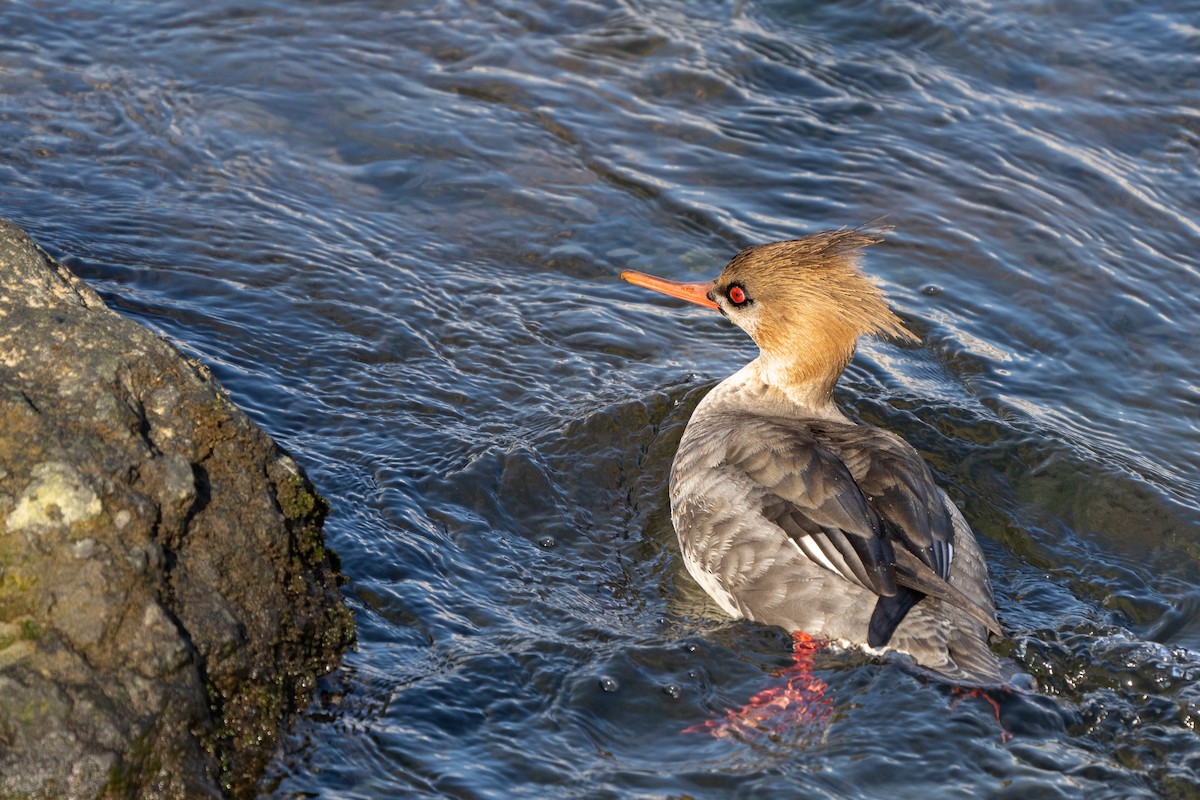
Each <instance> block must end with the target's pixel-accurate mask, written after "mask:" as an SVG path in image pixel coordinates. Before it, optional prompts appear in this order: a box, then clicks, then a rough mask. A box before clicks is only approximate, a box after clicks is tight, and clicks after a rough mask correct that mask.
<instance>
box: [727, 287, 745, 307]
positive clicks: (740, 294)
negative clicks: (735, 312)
mask: <svg viewBox="0 0 1200 800" xmlns="http://www.w3.org/2000/svg"><path fill="white" fill-rule="evenodd" d="M729 302H731V303H733V304H734V305H735V306H740V305H741V304H742V303H744V302H746V291H745V290H744V289H743V288H742V287H740V286H730V287H729Z"/></svg>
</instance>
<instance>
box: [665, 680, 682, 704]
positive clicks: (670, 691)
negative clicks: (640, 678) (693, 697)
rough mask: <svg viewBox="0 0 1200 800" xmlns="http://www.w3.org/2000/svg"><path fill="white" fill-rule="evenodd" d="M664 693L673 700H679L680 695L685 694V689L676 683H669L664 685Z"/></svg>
mask: <svg viewBox="0 0 1200 800" xmlns="http://www.w3.org/2000/svg"><path fill="white" fill-rule="evenodd" d="M663 694H665V695H666V696H667V697H669V698H671V699H672V700H678V699H679V698H680V696H681V695H682V694H683V691H682V690H681V689H680V688H679V687H678V686H676V685H675V684H673V683H668V684H667V685H666V686H664V687H663Z"/></svg>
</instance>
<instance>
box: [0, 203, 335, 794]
mask: <svg viewBox="0 0 1200 800" xmlns="http://www.w3.org/2000/svg"><path fill="white" fill-rule="evenodd" d="M325 512H326V505H325V503H324V501H323V500H322V499H321V498H320V497H318V496H317V495H316V493H315V492H314V490H313V487H312V485H311V484H310V483H309V481H308V479H307V478H306V477H305V475H304V473H303V471H302V470H301V469H300V467H299V466H297V464H296V463H295V462H294V461H293V460H292V459H291V458H290V457H289V456H288V455H287V454H285V453H283V452H282V451H281V450H280V449H279V448H278V447H277V446H276V445H275V444H274V443H273V442H272V441H271V440H270V439H269V438H268V437H267V436H266V434H264V433H263V432H262V431H261V430H259V429H258V428H257V427H256V426H255V425H254V424H253V423H252V422H250V420H249V419H248V418H247V417H246V416H245V414H243V413H242V412H241V411H239V410H238V409H237V408H235V407H234V406H233V405H232V403H231V402H230V400H229V398H228V397H227V396H226V394H225V392H224V391H223V390H222V389H221V387H220V386H218V385H217V383H216V381H215V380H213V378H212V377H211V376H210V375H209V374H208V372H207V371H206V370H205V369H204V368H203V367H201V366H199V365H197V364H195V363H192V362H189V361H188V360H186V359H185V358H184V357H183V356H181V355H180V354H179V352H178V351H176V349H175V348H174V347H172V346H171V345H170V344H168V343H167V342H166V341H165V340H164V339H162V338H161V337H159V336H157V335H155V334H153V333H150V332H149V331H147V330H146V329H144V328H142V327H140V326H139V325H137V324H135V323H134V322H132V321H130V320H127V319H125V318H123V317H121V316H119V315H117V314H115V313H113V312H112V311H110V310H108V309H107V308H106V307H105V306H104V304H103V302H102V301H101V300H100V298H99V297H98V296H97V295H96V293H95V292H93V291H92V290H91V289H90V288H88V287H87V286H86V285H85V284H84V283H83V282H81V281H80V280H78V279H77V278H76V277H75V276H74V275H72V274H71V273H70V272H68V271H67V270H66V269H65V268H63V267H62V266H61V265H59V264H58V263H56V262H55V261H54V260H53V259H51V258H49V257H48V256H47V255H46V254H45V253H43V252H42V251H41V250H40V249H39V248H38V247H37V246H36V245H35V244H34V243H33V242H32V241H30V239H29V237H28V236H27V235H26V234H25V233H24V232H23V231H22V230H20V229H19V228H17V227H16V226H14V225H12V224H11V223H8V222H4V221H0V798H16V797H22V798H24V797H36V798H50V797H53V798H98V797H104V798H110V797H133V798H151V797H154V798H159V797H163V798H206V797H207V798H220V797H251V796H254V795H255V794H256V791H257V780H258V777H259V776H260V775H261V773H262V770H263V768H264V766H265V765H266V761H267V759H268V758H269V757H270V756H271V754H272V752H273V750H274V746H275V743H276V740H277V736H278V733H279V730H280V727H281V725H282V724H283V723H284V722H285V719H286V716H287V714H288V713H289V712H290V711H292V710H294V709H296V708H298V707H300V706H301V705H302V704H303V703H305V702H306V701H307V699H308V698H309V696H310V695H311V693H312V691H313V689H314V687H315V685H316V681H317V679H318V678H319V677H320V676H322V675H324V674H326V673H327V672H329V671H330V670H331V669H333V668H334V667H335V666H336V664H337V663H338V661H339V659H340V657H341V654H342V653H343V652H344V650H345V649H346V648H347V647H348V646H349V645H350V644H352V642H353V636H354V633H353V622H352V619H351V616H350V614H349V612H348V610H347V609H346V608H345V606H344V605H343V602H342V598H341V594H340V592H339V590H338V586H339V584H340V583H341V582H342V576H341V574H340V572H339V569H338V562H337V559H336V556H334V554H333V553H332V552H331V551H330V550H329V549H328V548H326V547H325V545H324V538H323V535H322V531H321V523H322V519H323V517H324V515H325Z"/></svg>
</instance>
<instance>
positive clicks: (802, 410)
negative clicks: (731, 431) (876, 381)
mask: <svg viewBox="0 0 1200 800" xmlns="http://www.w3.org/2000/svg"><path fill="white" fill-rule="evenodd" d="M786 376H787V373H786V370H785V368H784V366H783V365H782V364H779V363H778V362H773V361H772V360H771V359H768V358H767V357H766V356H764V355H759V357H758V358H756V359H754V360H753V361H751V362H750V363H749V364H747V365H746V366H744V367H742V368H741V369H740V370H738V371H737V372H735V373H734V374H732V375H730V376H729V377H728V378H726V379H725V380H723V381H721V382H720V383H719V384H717V386H716V388H714V389H713V390H712V391H711V392H709V393H708V396H707V397H705V398H704V400H702V401H701V403H700V405H699V406H698V407H697V408H696V412H697V413H700V412H701V411H703V412H705V413H714V412H718V411H749V412H751V413H755V414H763V415H765V416H779V417H790V418H793V419H825V420H830V421H833V422H849V421H850V420H849V419H847V418H846V415H845V414H843V413H842V412H841V409H839V408H838V407H837V406H836V405H835V404H834V402H833V399H832V398H831V397H829V395H828V393H827V392H826V391H825V390H824V388H823V387H821V386H818V385H815V384H795V383H791V382H789V381H788V380H787V377H786Z"/></svg>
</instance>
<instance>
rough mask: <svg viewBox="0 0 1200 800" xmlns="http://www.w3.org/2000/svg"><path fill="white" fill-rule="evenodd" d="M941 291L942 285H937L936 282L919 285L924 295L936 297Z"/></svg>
mask: <svg viewBox="0 0 1200 800" xmlns="http://www.w3.org/2000/svg"><path fill="white" fill-rule="evenodd" d="M941 293H942V287H940V286H938V285H937V284H933V283H931V284H928V285H926V286H922V287H921V294H923V295H925V296H926V297H937V296H938V295H939V294H941Z"/></svg>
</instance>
